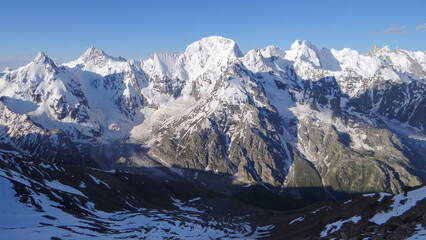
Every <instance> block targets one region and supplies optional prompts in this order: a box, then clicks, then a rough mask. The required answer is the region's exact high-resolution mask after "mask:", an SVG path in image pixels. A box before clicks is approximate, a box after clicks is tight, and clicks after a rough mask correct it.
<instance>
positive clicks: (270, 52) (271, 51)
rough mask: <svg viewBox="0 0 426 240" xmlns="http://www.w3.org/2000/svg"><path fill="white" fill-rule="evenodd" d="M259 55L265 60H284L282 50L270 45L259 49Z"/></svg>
mask: <svg viewBox="0 0 426 240" xmlns="http://www.w3.org/2000/svg"><path fill="white" fill-rule="evenodd" d="M260 53H262V56H263V57H265V58H270V57H279V58H284V56H285V51H284V50H282V49H281V48H279V47H277V46H272V45H270V46H267V47H265V48H263V49H261V50H260Z"/></svg>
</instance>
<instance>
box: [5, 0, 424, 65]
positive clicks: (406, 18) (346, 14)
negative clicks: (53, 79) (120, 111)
mask: <svg viewBox="0 0 426 240" xmlns="http://www.w3.org/2000/svg"><path fill="white" fill-rule="evenodd" d="M212 35H219V36H223V37H227V38H231V39H233V40H235V41H236V42H237V44H238V45H239V46H240V49H241V50H242V51H243V52H247V51H248V50H250V49H254V48H256V49H260V48H263V47H265V46H267V45H277V46H279V47H281V48H282V49H289V48H290V46H291V44H292V43H293V42H294V41H295V40H297V39H299V40H305V39H306V40H310V41H311V42H312V43H314V44H315V45H316V46H317V47H318V48H322V47H326V48H335V49H342V48H344V47H349V48H352V49H355V50H358V51H359V52H361V53H365V52H367V51H368V50H369V49H370V48H371V46H373V45H377V46H379V47H380V46H384V45H389V46H390V47H391V49H393V48H397V47H398V48H403V49H408V50H421V51H425V50H426V0H410V1H402V0H399V1H394V0H387V1H375V0H369V1H361V0H357V1H349V0H348V1H346V0H340V1H320V0H310V1H303V0H302V1H295V0H293V1H284V0H282V1H272V0H263V1H261V0H258V1H251V0H244V1H242V0H215V1H213V0H211V1H204V0H190V1H189V0H188V1H184V0H152V1H137V0H120V1H119V0H116V1H112V0H73V1H66V0H49V1H48V0H37V1H34V0H27V1H24V0H2V1H1V2H0V71H1V70H2V69H3V68H4V67H6V66H11V67H17V65H23V64H26V63H27V62H29V61H30V60H31V59H32V58H33V57H34V56H35V55H36V54H37V52H39V51H43V52H45V53H46V54H47V55H48V56H50V57H51V58H53V59H54V60H56V61H58V62H62V61H67V60H71V59H75V58H77V57H78V56H80V55H81V54H82V53H83V52H84V51H85V50H86V48H87V47H90V46H92V45H94V46H95V47H96V48H101V49H103V50H104V51H105V52H107V53H109V54H110V55H112V56H123V57H125V58H128V59H130V58H134V59H140V58H147V57H149V56H150V54H151V53H153V52H165V51H167V52H177V51H183V50H184V49H185V48H186V46H187V45H189V44H190V43H192V42H194V41H197V40H199V39H201V38H203V37H205V36H212Z"/></svg>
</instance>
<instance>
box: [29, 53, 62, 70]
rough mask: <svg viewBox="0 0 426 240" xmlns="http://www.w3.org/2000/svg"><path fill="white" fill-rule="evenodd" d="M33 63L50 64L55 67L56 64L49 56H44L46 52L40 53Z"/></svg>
mask: <svg viewBox="0 0 426 240" xmlns="http://www.w3.org/2000/svg"><path fill="white" fill-rule="evenodd" d="M33 62H34V63H35V64H49V65H52V66H55V67H56V65H55V63H54V62H53V61H52V59H50V58H49V57H48V56H46V54H44V52H39V53H38V54H37V56H35V58H34V60H33Z"/></svg>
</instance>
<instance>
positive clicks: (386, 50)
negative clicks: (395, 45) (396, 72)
mask: <svg viewBox="0 0 426 240" xmlns="http://www.w3.org/2000/svg"><path fill="white" fill-rule="evenodd" d="M390 52H391V49H390V48H389V46H384V47H382V48H378V47H377V46H376V45H374V46H373V47H371V49H370V51H368V53H367V55H370V56H375V55H380V54H383V53H390Z"/></svg>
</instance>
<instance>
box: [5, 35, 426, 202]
mask: <svg viewBox="0 0 426 240" xmlns="http://www.w3.org/2000/svg"><path fill="white" fill-rule="evenodd" d="M425 74H426V53H425V52H420V51H419V52H410V51H405V50H400V49H395V50H393V51H391V50H390V49H389V48H387V47H384V48H380V49H379V48H376V47H374V48H372V49H371V50H370V51H369V52H368V53H367V54H359V53H358V52H356V51H354V50H350V49H343V50H339V51H338V50H334V49H332V50H328V49H318V48H316V47H315V46H314V45H313V44H312V43H310V42H308V41H303V42H300V41H296V42H295V43H294V44H293V45H292V46H291V49H290V50H287V51H284V50H282V49H280V48H278V47H273V46H268V47H266V48H264V49H261V50H251V51H249V52H247V53H246V54H243V53H242V52H241V51H240V50H239V48H238V46H237V44H236V43H235V42H234V41H232V40H230V39H225V38H222V37H208V38H204V39H201V40H200V41H197V42H195V43H192V44H191V45H189V46H188V47H187V48H186V50H185V51H184V52H182V53H177V54H171V53H158V54H153V55H152V56H151V58H149V59H146V60H140V61H135V60H125V59H123V58H121V57H118V58H115V57H111V56H109V55H108V54H106V53H105V52H103V51H102V50H100V49H95V48H93V47H92V48H89V49H87V51H86V52H85V53H84V54H83V55H82V56H81V57H80V58H78V59H77V60H75V61H72V62H69V63H66V64H62V65H58V64H56V63H54V62H53V61H52V60H51V59H50V58H48V57H47V56H46V55H44V54H43V53H40V54H38V55H37V56H36V58H35V59H34V60H33V61H32V62H31V63H29V64H28V65H26V66H23V67H21V68H18V69H16V70H8V71H6V72H5V73H4V75H3V76H1V77H0V96H1V98H0V133H1V134H0V141H1V147H2V148H3V149H6V150H12V151H17V152H19V153H20V154H23V155H25V157H26V158H29V159H34V160H44V161H46V162H53V163H65V164H81V165H85V166H91V167H96V168H101V169H104V170H111V169H121V170H126V171H132V172H145V173H147V172H155V170H153V169H163V168H167V169H168V170H170V171H169V172H171V173H170V174H174V175H178V176H180V177H185V178H187V179H191V180H192V181H195V182H198V181H197V180H196V179H197V177H196V176H195V174H194V172H197V173H199V174H200V176H201V175H203V174H206V175H209V176H210V175H212V174H211V173H218V174H221V176H222V178H223V179H226V180H223V181H224V182H228V183H231V184H237V185H240V186H247V185H253V184H257V183H259V184H261V185H263V186H264V187H265V188H267V189H270V190H272V191H274V192H279V193H280V194H281V195H282V196H292V197H295V198H300V199H302V200H303V199H310V200H312V199H314V200H319V199H339V198H344V197H346V196H347V194H352V193H362V192H379V191H381V192H389V193H399V192H401V191H402V189H403V188H404V187H405V186H416V185H419V184H422V183H424V182H425V180H426V172H425V169H426V167H425V166H426V142H425V140H426V138H425V134H426V127H425V119H426V115H425V114H426V100H425V96H426V94H425V86H426V85H425V76H426V75H425ZM156 174H158V173H155V174H153V175H156ZM161 174H162V173H161ZM206 178H209V177H206ZM209 179H212V178H209ZM205 185H209V186H210V187H211V188H212V189H214V188H216V189H215V190H218V189H217V188H221V187H224V186H225V185H226V184H225V183H224V184H223V185H219V187H218V186H216V185H215V184H214V181H207V179H206V182H205ZM219 192H220V189H219Z"/></svg>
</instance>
